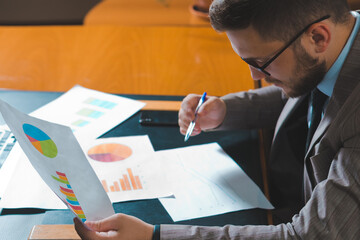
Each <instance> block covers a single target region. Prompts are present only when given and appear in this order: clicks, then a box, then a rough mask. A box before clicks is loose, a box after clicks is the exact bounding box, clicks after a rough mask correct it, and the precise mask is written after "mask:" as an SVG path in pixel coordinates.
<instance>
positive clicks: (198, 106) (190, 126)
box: [184, 92, 206, 142]
mask: <svg viewBox="0 0 360 240" xmlns="http://www.w3.org/2000/svg"><path fill="white" fill-rule="evenodd" d="M205 99H206V92H204V93H203V95H202V96H201V98H200V101H199V103H198V105H197V107H196V109H195V118H194V120H192V122H191V123H190V125H189V127H188V129H187V131H186V134H185V138H184V141H185V142H186V141H187V140H188V139H189V137H190V136H191V134H192V132H193V130H194V127H195V123H196V119H197V114H198V111H199V108H200V107H201V105H203V103H204V102H205Z"/></svg>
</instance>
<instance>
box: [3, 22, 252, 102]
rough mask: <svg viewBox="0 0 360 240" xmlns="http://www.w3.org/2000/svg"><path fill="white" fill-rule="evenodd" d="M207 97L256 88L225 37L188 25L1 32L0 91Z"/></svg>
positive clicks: (68, 27) (28, 28)
mask: <svg viewBox="0 0 360 240" xmlns="http://www.w3.org/2000/svg"><path fill="white" fill-rule="evenodd" d="M74 84H81V85H83V86H85V87H89V88H93V89H97V90H100V91H105V92H112V93H124V94H160V95H186V94H188V93H189V92H195V93H202V92H203V91H205V90H206V91H208V93H209V94H212V95H223V94H226V93H228V92H233V91H238V90H247V89H250V88H253V82H252V80H251V78H250V73H249V70H248V66H247V65H246V64H245V63H243V62H242V61H241V59H240V58H239V57H238V56H237V55H236V54H235V53H234V52H233V50H232V49H231V46H230V43H229V41H228V39H227V38H226V36H225V35H224V34H218V33H216V32H215V31H214V30H213V29H211V28H208V27H204V28H192V27H154V26H153V27H149V26H148V27H135V26H132V27H125V26H64V27H63V26H59V27H56V26H51V27H0V87H2V88H10V89H22V90H40V91H66V90H68V89H69V88H71V87H72V86H73V85H74Z"/></svg>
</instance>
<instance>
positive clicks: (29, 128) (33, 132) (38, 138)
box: [23, 123, 58, 158]
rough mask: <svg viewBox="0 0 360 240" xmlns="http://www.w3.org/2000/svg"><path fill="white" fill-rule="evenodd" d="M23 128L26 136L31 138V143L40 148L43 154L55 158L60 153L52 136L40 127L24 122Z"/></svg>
mask: <svg viewBox="0 0 360 240" xmlns="http://www.w3.org/2000/svg"><path fill="white" fill-rule="evenodd" d="M23 130H24V133H25V135H26V137H27V138H28V139H29V141H30V142H31V144H32V145H33V146H34V147H35V148H36V150H38V151H39V152H40V153H41V154H42V155H44V156H46V157H49V158H54V157H56V155H57V154H58V150H57V147H56V145H55V143H54V141H53V140H51V138H50V137H49V136H48V135H47V134H46V133H44V132H43V131H41V130H40V129H39V128H37V127H34V126H33V125H30V124H27V123H25V124H23Z"/></svg>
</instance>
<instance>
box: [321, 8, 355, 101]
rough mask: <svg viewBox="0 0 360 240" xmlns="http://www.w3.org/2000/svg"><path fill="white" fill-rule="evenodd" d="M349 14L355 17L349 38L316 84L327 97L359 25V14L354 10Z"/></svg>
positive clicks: (332, 88)
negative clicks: (322, 77)
mask: <svg viewBox="0 0 360 240" xmlns="http://www.w3.org/2000/svg"><path fill="white" fill-rule="evenodd" d="M351 14H352V15H353V16H354V17H355V18H356V20H355V25H354V28H353V30H352V32H351V34H350V37H349V39H348V40H347V42H346V44H345V46H344V48H343V50H342V51H341V53H340V55H339V56H338V58H337V59H336V61H335V62H334V64H333V65H332V66H331V68H330V69H329V71H328V72H327V73H326V74H325V77H324V79H323V80H322V81H321V82H320V83H319V85H317V88H318V89H319V90H320V91H321V92H323V93H324V94H326V95H327V96H328V97H330V96H331V95H332V92H333V90H334V86H335V82H336V80H337V78H338V76H339V74H340V70H341V67H342V65H343V64H344V62H345V59H346V56H347V55H348V54H349V52H350V49H351V46H352V44H353V42H354V40H355V37H356V34H357V32H358V30H359V27H360V20H359V16H360V14H359V13H358V12H355V11H351Z"/></svg>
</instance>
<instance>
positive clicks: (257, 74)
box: [249, 66, 266, 80]
mask: <svg viewBox="0 0 360 240" xmlns="http://www.w3.org/2000/svg"><path fill="white" fill-rule="evenodd" d="M249 67H250V73H251V77H252V79H254V80H261V79H263V78H265V77H266V74H265V73H263V72H262V71H260V70H258V69H256V68H254V67H252V66H249Z"/></svg>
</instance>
